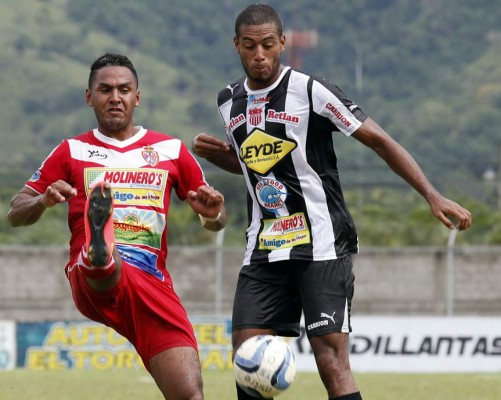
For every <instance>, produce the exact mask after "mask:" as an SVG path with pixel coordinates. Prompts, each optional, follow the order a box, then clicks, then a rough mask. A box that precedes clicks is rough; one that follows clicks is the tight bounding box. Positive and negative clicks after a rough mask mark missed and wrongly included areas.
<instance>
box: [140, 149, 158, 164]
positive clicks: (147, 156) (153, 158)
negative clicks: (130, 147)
mask: <svg viewBox="0 0 501 400" xmlns="http://www.w3.org/2000/svg"><path fill="white" fill-rule="evenodd" d="M141 154H142V155H143V158H144V161H146V162H147V163H148V164H150V165H151V166H152V167H154V166H155V165H157V164H158V161H159V160H160V156H159V155H158V152H156V151H155V150H153V147H151V146H145V147H144V148H143V151H142V152H141Z"/></svg>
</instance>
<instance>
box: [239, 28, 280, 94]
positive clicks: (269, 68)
mask: <svg viewBox="0 0 501 400" xmlns="http://www.w3.org/2000/svg"><path fill="white" fill-rule="evenodd" d="M233 40H234V43H235V48H236V50H237V52H238V54H239V55H240V60H241V61H242V66H243V68H244V71H245V74H246V75H247V84H248V85H249V87H250V88H251V89H254V90H257V89H263V88H266V87H268V86H270V85H272V84H273V83H274V82H275V81H276V80H277V79H278V77H279V76H280V72H281V68H280V57H281V55H282V52H283V51H284V49H285V36H284V35H281V36H280V35H279V34H278V29H277V26H276V25H275V24H274V23H269V24H263V25H242V26H241V28H240V36H235V38H234V39H233Z"/></svg>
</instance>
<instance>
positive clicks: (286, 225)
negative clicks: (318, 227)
mask: <svg viewBox="0 0 501 400" xmlns="http://www.w3.org/2000/svg"><path fill="white" fill-rule="evenodd" d="M310 242H311V241H310V231H309V229H308V226H307V225H306V219H305V216H304V214H303V213H297V214H293V215H288V216H286V217H281V218H274V219H264V220H263V228H262V230H261V232H260V234H259V249H261V250H277V249H281V248H288V247H294V246H298V245H300V244H308V243H310Z"/></svg>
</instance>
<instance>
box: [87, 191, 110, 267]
mask: <svg viewBox="0 0 501 400" xmlns="http://www.w3.org/2000/svg"><path fill="white" fill-rule="evenodd" d="M101 188H102V190H99V189H98V188H96V189H95V190H93V191H92V193H91V194H90V199H89V202H90V204H89V211H88V213H87V218H88V219H89V228H90V244H89V248H88V250H87V257H88V259H89V261H90V263H91V264H92V265H93V266H96V267H104V266H105V265H106V264H107V263H108V261H109V259H110V251H109V249H108V245H107V244H106V240H105V235H104V231H105V227H106V223H107V222H108V220H109V219H110V216H111V214H112V213H113V199H112V198H111V187H110V186H109V185H103V186H101Z"/></svg>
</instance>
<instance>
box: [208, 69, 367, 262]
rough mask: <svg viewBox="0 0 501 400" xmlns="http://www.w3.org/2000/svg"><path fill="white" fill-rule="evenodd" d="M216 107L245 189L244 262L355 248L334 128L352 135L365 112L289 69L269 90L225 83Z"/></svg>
mask: <svg viewBox="0 0 501 400" xmlns="http://www.w3.org/2000/svg"><path fill="white" fill-rule="evenodd" d="M218 108H219V112H220V114H221V117H222V119H223V122H224V125H225V128H226V135H227V138H228V141H229V143H230V144H231V145H232V146H233V147H234V148H235V149H236V151H237V153H238V157H239V160H240V164H241V166H242V170H243V171H244V176H245V179H246V183H247V188H248V195H249V197H248V200H249V201H248V216H249V226H248V229H247V249H246V253H245V256H244V265H247V264H249V263H261V262H272V261H279V260H288V259H301V260H314V261H318V260H328V259H335V258H339V257H342V256H344V255H346V254H349V253H356V252H358V236H357V233H356V230H355V225H354V222H353V220H352V217H351V215H350V213H349V211H348V209H347V207H346V205H345V201H344V198H343V193H342V190H341V185H340V181H339V177H338V169H337V159H336V154H335V152H334V146H333V140H332V132H334V131H337V132H341V133H343V134H344V135H346V136H350V135H351V134H352V133H353V132H354V131H355V130H356V129H357V128H358V127H359V126H360V125H361V124H362V122H363V121H364V120H365V119H366V118H367V116H366V114H365V113H364V112H363V111H362V110H361V109H360V108H359V107H358V106H357V105H356V104H354V103H353V102H352V101H350V100H349V99H348V98H347V97H346V95H345V94H344V93H343V92H342V91H341V89H339V88H338V87H337V86H336V85H334V84H332V83H330V82H328V81H325V80H323V79H315V78H313V77H311V76H308V75H306V74H304V73H301V72H298V71H296V70H293V69H291V68H289V67H286V68H284V70H283V72H282V74H281V76H280V78H279V79H278V80H277V81H276V82H275V83H274V84H273V85H272V86H270V87H268V88H266V89H262V90H257V91H253V90H251V89H249V87H248V86H247V84H246V80H245V78H242V79H240V80H239V81H237V82H235V83H233V84H231V85H228V86H227V87H226V88H225V89H223V90H222V91H220V92H219V94H218Z"/></svg>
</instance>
